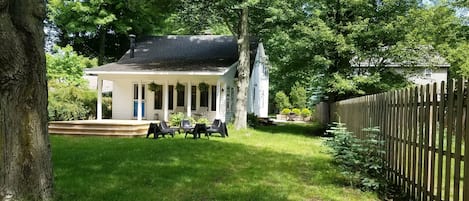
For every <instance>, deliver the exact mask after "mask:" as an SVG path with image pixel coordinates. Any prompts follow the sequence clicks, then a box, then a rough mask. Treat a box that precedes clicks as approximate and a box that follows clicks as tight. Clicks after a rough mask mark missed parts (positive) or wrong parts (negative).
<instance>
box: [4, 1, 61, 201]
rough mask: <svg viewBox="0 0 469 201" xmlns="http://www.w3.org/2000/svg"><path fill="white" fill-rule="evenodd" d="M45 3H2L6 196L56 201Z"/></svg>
mask: <svg viewBox="0 0 469 201" xmlns="http://www.w3.org/2000/svg"><path fill="white" fill-rule="evenodd" d="M44 17H45V1H36V0H34V1H33V0H17V1H0V33H1V34H0V41H2V48H1V50H0V55H1V56H0V83H1V84H0V117H1V121H0V136H1V137H0V151H1V154H0V155H1V161H2V162H1V163H0V200H52V192H53V174H52V160H51V154H50V141H49V135H48V133H47V80H46V67H45V62H44V61H45V56H44V31H43V28H44V26H43V20H44Z"/></svg>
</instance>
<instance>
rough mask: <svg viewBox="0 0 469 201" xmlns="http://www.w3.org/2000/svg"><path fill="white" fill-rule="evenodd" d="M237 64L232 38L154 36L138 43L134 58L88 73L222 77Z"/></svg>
mask: <svg viewBox="0 0 469 201" xmlns="http://www.w3.org/2000/svg"><path fill="white" fill-rule="evenodd" d="M256 47H257V45H256ZM253 48H255V47H253ZM254 50H255V49H254ZM237 60H238V46H237V43H236V39H235V38H234V37H232V36H215V35H196V36H152V37H147V38H145V39H143V40H142V42H137V44H136V48H135V54H134V58H130V51H127V52H126V53H125V54H124V55H123V56H122V57H121V58H120V59H119V61H118V62H116V63H109V64H105V65H102V66H99V67H96V68H91V69H87V70H86V71H87V72H88V73H99V72H168V71H171V72H181V73H184V72H213V73H222V72H225V71H226V70H227V69H228V67H229V66H231V65H233V64H234V63H235V62H237Z"/></svg>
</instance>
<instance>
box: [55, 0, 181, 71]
mask: <svg viewBox="0 0 469 201" xmlns="http://www.w3.org/2000/svg"><path fill="white" fill-rule="evenodd" d="M172 2H173V1H170V0H144V1H140V0H113V1H111V0H89V1H70V0H51V1H49V4H48V18H49V20H50V21H51V22H52V23H54V24H55V25H56V26H57V27H58V29H59V31H60V35H59V38H60V45H61V46H65V45H67V44H70V45H72V46H73V47H74V48H75V50H76V51H78V53H79V54H83V55H86V56H88V57H98V58H99V63H100V64H102V63H104V61H105V60H106V61H112V60H116V59H117V58H119V57H120V56H122V54H123V53H124V52H125V51H126V50H127V49H128V47H129V46H128V44H129V42H128V41H129V39H128V34H136V35H137V36H143V35H146V34H151V33H158V32H160V31H162V30H163V29H162V28H161V27H162V26H161V25H162V24H165V20H166V18H167V17H168V16H170V14H171V13H172V11H173V4H172Z"/></svg>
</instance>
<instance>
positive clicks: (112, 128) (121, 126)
mask: <svg viewBox="0 0 469 201" xmlns="http://www.w3.org/2000/svg"><path fill="white" fill-rule="evenodd" d="M149 124H150V122H149V121H112V120H104V121H98V120H87V121H54V122H49V134H56V135H81V136H86V135H89V136H92V135H95V136H115V137H139V136H145V135H146V134H147V129H148V125H149Z"/></svg>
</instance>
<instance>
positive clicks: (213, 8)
mask: <svg viewBox="0 0 469 201" xmlns="http://www.w3.org/2000/svg"><path fill="white" fill-rule="evenodd" d="M257 3H258V2H257V1H254V0H222V1H216V2H213V1H210V0H200V1H190V0H181V4H180V5H179V11H180V13H179V17H180V20H181V21H182V22H183V23H185V24H187V25H190V28H189V30H190V31H191V32H193V33H200V32H202V31H204V30H209V29H211V28H212V27H218V26H220V25H222V26H223V25H224V26H225V27H227V29H228V30H230V32H231V33H232V34H233V35H234V36H235V37H236V38H237V39H238V50H239V60H238V61H239V63H238V68H237V70H238V82H237V89H238V94H237V96H236V97H237V98H236V114H235V122H234V124H235V128H236V129H243V128H246V127H247V111H246V108H247V107H246V106H247V90H248V86H249V69H250V47H249V44H250V34H249V31H250V30H249V19H250V18H249V9H250V7H251V6H254V5H256V4H257Z"/></svg>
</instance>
